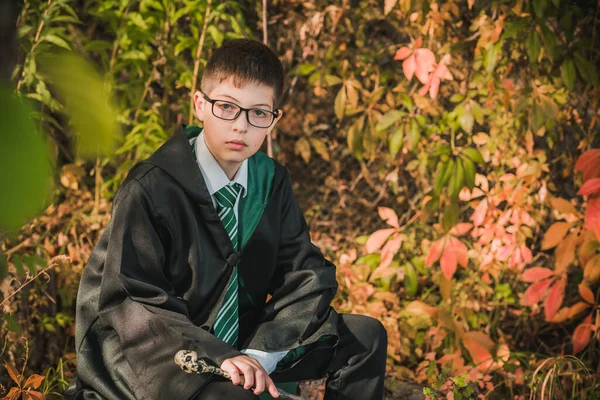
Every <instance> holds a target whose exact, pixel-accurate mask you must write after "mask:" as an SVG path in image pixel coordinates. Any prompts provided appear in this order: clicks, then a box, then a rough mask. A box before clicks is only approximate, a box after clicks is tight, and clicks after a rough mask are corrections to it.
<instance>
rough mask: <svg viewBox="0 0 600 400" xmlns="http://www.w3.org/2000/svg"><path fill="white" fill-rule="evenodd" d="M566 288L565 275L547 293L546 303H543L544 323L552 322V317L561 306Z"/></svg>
mask: <svg viewBox="0 0 600 400" xmlns="http://www.w3.org/2000/svg"><path fill="white" fill-rule="evenodd" d="M566 286H567V275H563V276H562V278H561V279H560V280H559V281H557V282H556V283H555V284H554V286H552V288H550V290H549V291H548V297H546V302H545V303H544V316H545V317H546V321H552V318H554V315H555V314H556V312H557V311H558V309H559V308H560V306H561V305H562V302H563V298H564V297H565V288H566Z"/></svg>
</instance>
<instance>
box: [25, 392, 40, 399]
mask: <svg viewBox="0 0 600 400" xmlns="http://www.w3.org/2000/svg"><path fill="white" fill-rule="evenodd" d="M23 400H46V396H44V395H43V394H42V393H40V392H35V391H27V392H26V391H23Z"/></svg>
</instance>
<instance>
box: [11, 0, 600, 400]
mask: <svg viewBox="0 0 600 400" xmlns="http://www.w3.org/2000/svg"><path fill="white" fill-rule="evenodd" d="M20 6H21V7H20V8H19V12H18V15H17V21H16V24H17V28H18V34H17V36H18V40H19V47H18V54H17V57H16V60H17V65H16V66H15V67H14V73H13V74H12V77H11V80H10V82H9V83H8V87H9V89H8V90H5V92H2V96H3V97H2V98H3V99H4V100H3V102H4V101H8V100H6V99H8V98H9V94H8V93H11V92H12V93H13V95H12V97H10V98H11V99H14V98H15V96H17V97H16V98H18V99H21V100H25V101H27V102H28V103H29V104H30V107H31V111H29V112H28V113H29V114H28V115H30V116H31V117H32V120H33V125H32V123H31V120H29V121H30V122H28V123H29V124H30V125H27V126H28V128H27V129H25V130H26V131H29V130H31V132H39V134H38V135H37V136H35V137H36V138H37V139H35V140H41V141H43V142H39V143H44V146H42V147H40V149H42V150H40V152H38V153H36V154H38V156H37V157H35V158H34V159H36V160H40V159H43V160H46V159H45V158H44V157H47V161H48V162H47V163H42V162H40V163H38V164H39V165H38V164H35V163H32V164H34V166H33V167H32V166H30V167H25V166H23V167H22V168H15V167H14V165H13V168H12V169H11V168H7V169H4V168H3V170H5V171H9V172H5V173H3V175H1V176H2V179H3V182H2V186H3V187H6V188H8V190H7V191H6V193H13V192H14V193H20V192H19V190H21V189H22V188H23V187H26V186H35V187H41V188H42V189H44V190H41V191H39V193H37V192H36V193H33V192H32V193H29V195H28V196H25V197H27V198H32V199H33V200H32V201H31V202H30V203H31V204H32V205H30V206H31V207H34V208H35V209H38V210H39V211H40V213H39V214H38V215H37V216H35V218H33V219H31V218H30V219H28V220H27V222H26V223H23V221H24V219H23V218H25V217H19V216H20V215H21V214H22V215H24V216H29V217H31V215H32V214H31V213H29V214H28V213H27V212H26V211H24V210H22V209H21V208H19V207H25V206H26V205H27V204H25V205H23V204H24V203H25V202H23V198H24V196H23V195H21V197H19V198H18V199H20V200H21V201H17V202H13V203H0V204H2V206H3V207H2V210H1V213H2V218H1V219H0V220H1V221H2V222H3V224H2V226H3V231H2V238H0V239H2V252H3V258H2V259H0V267H1V268H0V273H1V276H0V277H1V278H2V281H1V283H0V292H1V293H2V302H1V303H0V308H1V309H2V310H1V312H2V322H1V323H2V325H1V326H0V332H1V333H2V334H1V335H0V337H2V338H3V339H2V353H1V357H2V358H3V361H4V362H5V367H6V370H7V374H5V375H4V376H2V377H0V384H2V385H3V388H4V389H6V390H5V392H6V393H5V395H6V396H8V397H9V398H19V397H21V396H22V397H23V398H29V397H32V398H40V397H35V396H47V397H50V398H52V397H56V396H59V394H60V393H61V392H62V391H63V390H64V387H65V384H66V382H67V381H68V380H69V379H70V378H71V377H72V375H73V372H74V360H73V352H74V349H73V334H74V325H73V324H74V302H75V296H76V291H77V286H78V280H79V276H80V274H81V271H82V268H83V266H84V263H85V261H86V260H87V258H88V257H89V254H90V253H91V250H92V249H93V246H94V245H95V243H96V241H97V240H98V238H99V234H100V233H101V232H102V230H103V229H104V227H105V226H106V224H107V223H108V221H109V219H110V207H111V198H112V195H113V194H114V192H115V190H116V189H117V187H118V185H119V183H120V182H121V181H122V180H123V179H124V177H125V175H126V173H127V171H128V170H129V168H130V167H131V166H132V165H133V164H135V163H136V162H137V161H139V160H141V159H143V158H145V157H147V156H148V155H149V154H151V153H152V152H153V151H154V150H155V149H157V148H158V147H159V146H160V145H161V144H162V143H163V142H164V141H165V140H166V138H167V137H168V136H169V135H170V133H171V132H172V131H173V130H174V128H175V126H177V125H178V124H181V123H187V122H188V121H189V120H190V115H191V111H190V92H192V91H193V89H194V88H195V87H197V86H196V85H197V82H198V79H199V77H200V76H201V74H202V69H203V65H204V63H205V60H206V58H207V57H208V56H209V54H210V52H211V50H212V49H213V48H215V47H216V46H218V45H219V44H220V43H222V41H223V40H224V39H226V38H233V37H253V38H257V39H259V40H261V39H262V38H263V29H264V28H265V26H264V25H263V11H264V10H263V5H262V3H260V2H250V1H219V2H213V1H209V0H135V1H134V0H121V1H119V2H115V1H109V0H46V1H38V0H27V1H23V2H21V3H20ZM599 9H600V7H599V5H598V3H597V2H593V1H587V2H586V1H577V2H571V1H565V0H535V1H526V0H520V1H508V0H506V1H475V0H468V1H452V0H451V1H444V2H439V3H436V2H431V1H426V0H385V1H373V0H338V1H334V2H329V1H320V0H312V1H299V0H288V1H277V0H274V1H270V2H268V9H267V10H266V16H267V25H266V31H267V33H268V38H267V41H268V43H269V45H270V46H271V47H272V48H273V49H274V50H275V51H276V52H277V54H279V55H280V57H281V60H282V62H283V63H284V66H285V68H286V71H287V72H288V80H287V82H288V84H287V87H286V97H285V105H284V115H285V118H284V119H283V120H282V121H281V123H280V124H279V125H278V127H277V129H276V132H275V136H274V137H273V155H274V157H275V158H276V159H278V160H279V161H281V162H282V163H284V165H286V166H287V167H288V168H289V169H290V172H291V174H292V178H293V181H294V182H295V185H296V187H295V189H296V195H297V197H298V199H299V201H300V203H301V206H302V207H303V209H304V210H305V212H306V217H307V220H308V222H309V225H310V228H311V234H312V237H313V240H314V241H315V242H316V243H317V244H318V245H319V246H320V247H321V248H322V249H323V251H324V252H325V253H326V255H327V256H328V257H329V258H331V259H332V260H334V261H335V262H336V263H337V265H338V280H339V282H340V293H339V295H338V297H337V299H336V307H337V308H338V309H340V310H341V311H344V312H356V313H367V314H370V315H373V316H375V317H377V318H379V319H380V320H382V321H383V322H384V324H385V325H386V327H387V329H388V332H389V336H390V345H389V349H388V350H389V351H388V353H389V357H388V369H387V370H388V380H387V384H386V386H387V389H388V392H389V393H388V394H389V396H390V398H394V396H396V397H399V396H400V392H401V386H402V385H401V382H403V381H406V380H409V381H416V382H419V383H421V384H423V385H425V386H427V387H428V388H429V389H426V390H425V392H426V394H427V395H428V396H430V397H438V398H450V399H452V398H456V399H458V398H477V397H481V398H500V399H506V398H526V397H530V398H549V399H550V398H551V399H556V398H598V397H599V396H600V387H599V383H598V368H599V367H600V366H599V364H598V361H597V360H598V359H599V357H598V338H599V336H600V330H598V329H597V328H598V327H600V316H599V314H598V305H597V303H598V298H599V297H600V296H599V293H598V289H599V284H598V280H599V279H600V255H598V249H599V248H600V242H598V235H599V234H600V200H598V192H599V191H600V184H599V183H600V155H599V152H598V151H594V150H591V149H594V148H598V147H600V143H599V141H600V139H599V137H600V135H598V133H599V130H600V128H599V127H598V118H599V117H600V112H599V104H598V102H599V100H600V95H599V91H598V73H597V68H598V60H599V49H600V45H599V43H598V42H599V39H598V38H597V36H598V23H599V20H600V17H599ZM76 55H77V56H76ZM52 56H54V58H53V57H52ZM108 98H110V99H111V100H110V102H107V101H106V99H108ZM73 99H76V101H73ZM21 100H19V101H21ZM9 104H11V105H13V103H9ZM15 104H16V103H15ZM19 104H20V103H19ZM107 104H108V106H107ZM15 107H17V106H15ZM8 109H9V108H8V107H3V110H4V111H3V112H4V113H5V114H4V115H3V118H8V117H7V114H6V113H7V111H6V110H8ZM15 115H16V114H15ZM8 116H10V114H8ZM3 120H4V119H3ZM115 120H116V121H117V123H116V124H114V123H113V122H112V121H115ZM12 129H14V128H12ZM16 131H19V130H18V129H17V130H16ZM117 132H123V134H116V133H117ZM1 133H2V140H3V143H5V144H6V143H9V144H11V146H12V145H14V146H15V147H10V146H6V145H5V146H2V147H3V149H4V153H2V155H3V156H6V157H8V155H10V154H12V155H13V159H14V160H15V161H14V162H15V163H18V162H21V163H23V165H25V164H27V163H26V161H28V158H27V157H26V155H28V154H29V155H31V154H32V153H31V152H32V151H33V150H32V149H34V148H37V147H35V146H32V145H29V146H26V145H24V144H23V142H25V143H34V141H33V140H34V139H31V140H32V141H29V142H28V141H23V140H22V141H19V143H15V142H9V141H8V138H9V137H14V135H15V130H13V131H11V128H10V127H5V128H3V130H2V132H1ZM21 135H25V133H23V132H21ZM35 143H38V142H35ZM17 146H20V147H17ZM46 148H48V149H49V150H48V151H47V154H46V153H45V152H44V151H45V150H43V149H46ZM7 149H10V152H7V151H6V150H7ZM15 155H16V156H17V157H16V158H14V156H15ZM3 158H5V157H3ZM5 159H8V158H5ZM17 165H19V164H17ZM16 171H25V172H24V173H23V174H22V175H19V176H18V178H17V177H15V176H16V175H18V174H17V172H16ZM39 171H42V173H41V175H40V173H39ZM27 173H31V174H36V173H37V174H38V175H36V176H37V178H36V179H40V181H39V182H41V183H40V184H38V185H24V184H23V182H32V181H33V180H32V179H33V178H31V176H30V175H27ZM32 176H33V175H32ZM40 176H41V177H40ZM48 177H50V179H48ZM5 179H6V181H5ZM49 180H51V181H52V182H53V184H52V185H45V183H47V182H48V181H49ZM46 188H47V190H46ZM11 190H12V191H11ZM35 196H41V199H40V198H38V197H35ZM44 198H45V201H44V200H43V199H44ZM5 199H10V196H9V195H8V194H7V195H5ZM6 201H8V200H6ZM42 203H43V207H41V209H40V204H42ZM42 209H43V211H42ZM11 216H13V217H14V218H13V219H10V218H9V217H11ZM15 216H16V217H15ZM17 217H18V218H17ZM19 218H20V219H19ZM13 220H14V221H18V224H17V225H16V226H21V225H22V227H21V228H19V229H13V228H14V227H15V225H14V224H13V225H10V224H9V223H8V222H5V221H9V222H12V221H13ZM34 393H40V395H38V394H34ZM11 396H12V397H11ZM27 396H29V397H27Z"/></svg>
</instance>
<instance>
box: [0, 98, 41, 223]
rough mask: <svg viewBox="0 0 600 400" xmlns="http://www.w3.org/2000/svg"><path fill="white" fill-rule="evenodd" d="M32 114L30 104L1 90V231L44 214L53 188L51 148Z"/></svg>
mask: <svg viewBox="0 0 600 400" xmlns="http://www.w3.org/2000/svg"><path fill="white" fill-rule="evenodd" d="M31 113H32V108H31V107H30V105H29V103H28V102H26V101H25V100H23V99H19V98H18V97H16V96H15V95H13V94H12V93H11V92H8V91H7V90H6V89H0V121H2V124H0V182H2V189H1V190H2V195H0V231H1V230H14V229H18V228H19V227H21V226H22V225H23V224H24V223H25V222H26V221H27V220H28V219H29V218H32V217H33V216H35V215H36V214H37V213H38V212H39V211H41V210H42V209H43V207H44V204H45V201H46V199H47V197H48V194H49V193H50V189H51V187H52V168H51V163H50V152H49V148H48V146H47V144H46V141H45V139H44V137H43V136H42V135H41V134H40V133H39V132H38V131H37V130H36V128H35V125H34V124H33V121H32V120H31V119H30V117H29V116H30V115H31ZM24 183H26V184H24Z"/></svg>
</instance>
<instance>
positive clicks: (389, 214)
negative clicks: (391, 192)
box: [377, 207, 400, 228]
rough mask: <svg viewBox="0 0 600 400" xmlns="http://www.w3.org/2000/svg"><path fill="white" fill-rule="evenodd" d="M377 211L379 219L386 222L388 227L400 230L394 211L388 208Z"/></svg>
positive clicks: (380, 208)
mask: <svg viewBox="0 0 600 400" xmlns="http://www.w3.org/2000/svg"><path fill="white" fill-rule="evenodd" d="M377 211H378V212H379V217H381V219H382V220H384V221H385V222H387V223H388V225H391V226H393V227H394V228H400V226H399V225H398V216H397V215H396V212H395V211H394V210H392V209H391V208H388V207H379V208H378V209H377Z"/></svg>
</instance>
